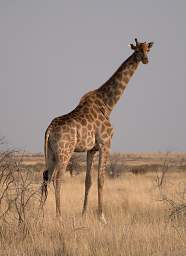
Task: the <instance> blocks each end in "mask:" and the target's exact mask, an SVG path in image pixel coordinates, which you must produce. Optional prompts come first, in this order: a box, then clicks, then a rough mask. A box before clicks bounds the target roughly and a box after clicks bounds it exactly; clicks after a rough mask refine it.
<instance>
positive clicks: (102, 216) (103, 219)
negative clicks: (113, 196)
mask: <svg viewBox="0 0 186 256" xmlns="http://www.w3.org/2000/svg"><path fill="white" fill-rule="evenodd" d="M99 221H100V222H101V223H102V224H104V225H106V224H107V221H106V219H105V216H104V214H103V213H102V214H101V215H100V216H99Z"/></svg>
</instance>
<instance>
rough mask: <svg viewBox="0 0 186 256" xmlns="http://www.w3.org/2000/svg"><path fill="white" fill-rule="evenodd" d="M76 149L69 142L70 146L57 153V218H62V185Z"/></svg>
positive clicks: (55, 176) (55, 185)
mask: <svg viewBox="0 0 186 256" xmlns="http://www.w3.org/2000/svg"><path fill="white" fill-rule="evenodd" d="M74 148H75V144H74V143H73V142H69V143H68V145H67V143H66V146H65V148H60V150H57V152H56V158H57V163H56V170H55V175H54V189H55V200H56V216H57V217H61V194H60V193H61V184H62V181H63V176H64V173H65V171H66V167H67V165H68V162H69V160H70V158H71V156H72V153H73V152H74Z"/></svg>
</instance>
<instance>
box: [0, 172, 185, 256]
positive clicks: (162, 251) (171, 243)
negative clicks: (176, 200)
mask: <svg viewBox="0 0 186 256" xmlns="http://www.w3.org/2000/svg"><path fill="white" fill-rule="evenodd" d="M84 175H85V174H81V175H78V176H76V177H73V178H71V177H69V176H68V174H67V175H66V177H65V181H64V184H63V187H62V202H63V203H62V208H63V214H62V221H58V220H57V219H56V217H55V203H54V191H53V187H52V185H50V188H49V196H48V199H47V202H46V205H45V208H44V216H42V217H38V218H37V219H35V218H32V214H31V215H30V216H31V217H30V219H28V220H27V223H26V227H25V226H24V227H23V226H22V225H17V222H16V221H14V220H11V221H10V222H8V223H5V222H1V223H0V255H1V256H5V255H11V256H12V255H13V256H29V255H36V256H38V255H42V256H43V255H47V256H53V255H55V256H57V255H64V256H66V255H68V256H71V255H73V256H78V255H79V256H87V255H90V256H91V255H95V256H97V255H99V256H102V255H116V256H117V255H118V256H119V255H122V256H140V255H141V256H146V255H148V256H149V255H154V256H155V255H161V256H171V255H172V256H173V255H174V256H185V255H186V222H185V217H184V215H180V216H179V217H175V218H174V219H172V220H170V218H169V209H168V206H167V205H166V204H164V203H163V202H161V201H159V199H160V197H159V191H158V189H157V188H156V186H155V183H154V180H155V175H156V174H155V173H148V174H143V175H133V174H131V173H124V174H123V175H121V176H120V177H119V178H117V179H110V178H106V181H105V187H104V209H105V215H106V218H107V221H108V224H107V225H103V224H101V223H100V222H99V221H98V219H97V186H96V175H95V176H94V185H93V186H92V188H91V191H90V200H89V209H88V212H87V216H86V217H85V218H82V217H81V208H82V204H83V195H84ZM167 179H168V184H172V185H170V186H169V187H168V188H167V193H171V196H172V195H174V193H177V192H176V189H177V188H178V186H179V184H180V182H182V181H183V180H185V179H186V173H184V172H180V173H174V172H172V173H171V174H167ZM29 207H30V208H29V211H30V212H31V213H33V215H34V212H35V211H36V210H37V208H35V206H34V205H30V206H29Z"/></svg>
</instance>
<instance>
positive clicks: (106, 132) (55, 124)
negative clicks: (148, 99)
mask: <svg viewBox="0 0 186 256" xmlns="http://www.w3.org/2000/svg"><path fill="white" fill-rule="evenodd" d="M152 45H153V42H150V43H146V42H143V43H140V42H138V40H137V39H136V38H135V45H134V44H130V45H129V46H130V48H131V49H132V50H133V51H134V52H133V53H132V55H131V56H130V57H129V58H128V59H127V60H126V61H124V62H123V63H122V64H121V66H120V67H119V68H118V70H117V71H116V72H115V73H114V74H113V75H112V76H111V78H110V79H109V80H108V81H106V82H105V83H104V84H103V85H102V86H100V87H99V88H98V89H96V90H93V91H90V92H88V93H86V94H85V95H84V96H83V97H82V98H81V100H80V102H79V104H78V105H77V107H76V108H75V109H74V110H73V111H71V112H70V113H68V114H66V115H63V116H59V117H56V118H54V119H53V120H52V122H51V123H50V125H49V126H48V128H47V130H46V132H45V149H44V151H45V162H46V170H45V171H44V172H43V185H42V195H43V198H44V200H43V201H44V202H45V201H46V198H47V184H48V183H49V182H50V181H51V180H53V182H54V188H55V201H56V216H57V217H61V198H60V197H61V195H60V191H61V184H62V180H63V175H64V172H65V170H66V167H67V164H68V162H69V160H70V158H71V155H72V153H73V152H87V167H86V177H85V194H84V203H83V210H82V214H83V215H84V214H85V213H86V210H87V205H88V195H89V191H90V187H91V185H92V162H93V159H94V156H95V153H96V152H97V151H98V152H99V162H98V178H97V183H98V216H99V218H100V220H101V221H102V222H103V223H106V219H105V217H104V213H103V186H104V175H105V167H106V163H107V160H108V157H109V152H110V146H111V140H112V136H113V128H112V125H111V122H110V118H109V117H110V114H111V111H112V109H113V107H114V106H115V104H116V103H117V102H118V100H119V99H120V97H121V96H122V94H123V92H124V90H125V88H126V86H127V84H128V82H129V80H130V78H131V77H132V75H133V74H134V72H135V70H136V69H137V67H138V65H139V63H140V62H142V63H143V64H147V63H148V56H147V54H148V53H149V51H150V48H151V47H152Z"/></svg>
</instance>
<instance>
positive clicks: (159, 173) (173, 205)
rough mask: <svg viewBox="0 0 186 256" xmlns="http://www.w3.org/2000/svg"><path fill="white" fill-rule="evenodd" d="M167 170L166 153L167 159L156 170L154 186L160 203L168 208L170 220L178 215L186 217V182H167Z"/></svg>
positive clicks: (168, 166)
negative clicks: (157, 191)
mask: <svg viewBox="0 0 186 256" xmlns="http://www.w3.org/2000/svg"><path fill="white" fill-rule="evenodd" d="M169 168H170V165H169V160H168V153H167V158H166V159H165V160H164V162H163V164H162V166H161V167H159V168H158V169H157V170H156V176H155V184H156V187H157V188H158V190H159V195H160V201H161V202H163V203H165V204H166V205H167V206H168V209H169V217H170V218H171V219H172V218H175V217H178V216H179V215H182V216H186V181H182V182H180V183H179V184H174V183H173V182H169V181H168V179H167V174H168V172H169ZM175 186H176V188H175ZM173 187H174V189H173ZM171 191H174V193H171Z"/></svg>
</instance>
